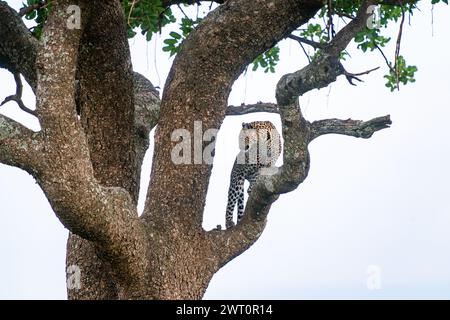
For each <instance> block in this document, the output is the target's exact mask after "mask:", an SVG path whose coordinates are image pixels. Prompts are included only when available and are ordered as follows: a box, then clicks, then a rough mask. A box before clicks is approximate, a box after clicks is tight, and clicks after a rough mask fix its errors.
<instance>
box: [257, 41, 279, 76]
mask: <svg viewBox="0 0 450 320" xmlns="http://www.w3.org/2000/svg"><path fill="white" fill-rule="evenodd" d="M279 54H280V48H278V47H276V46H275V47H273V48H271V49H269V50H267V51H266V52H264V53H263V54H261V55H259V56H258V57H256V59H255V60H254V61H253V68H252V70H253V71H256V70H257V69H258V68H259V67H261V68H264V72H265V73H267V72H269V71H270V72H272V73H275V66H276V65H277V63H278V61H279V60H280V56H279Z"/></svg>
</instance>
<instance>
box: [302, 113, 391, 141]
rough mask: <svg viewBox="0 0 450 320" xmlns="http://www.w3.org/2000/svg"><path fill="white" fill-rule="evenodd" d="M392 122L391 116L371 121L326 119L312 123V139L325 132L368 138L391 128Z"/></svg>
mask: <svg viewBox="0 0 450 320" xmlns="http://www.w3.org/2000/svg"><path fill="white" fill-rule="evenodd" d="M391 124H392V121H391V118H390V116H388V115H387V116H383V117H378V118H374V119H372V120H369V121H361V120H352V119H347V120H340V119H326V120H319V121H314V122H313V123H311V136H310V141H312V140H314V139H315V138H317V137H320V136H322V135H325V134H330V133H334V134H341V135H346V136H352V137H356V138H364V139H368V138H370V137H372V135H373V134H374V133H375V132H377V131H379V130H382V129H386V128H389V126H390V125H391Z"/></svg>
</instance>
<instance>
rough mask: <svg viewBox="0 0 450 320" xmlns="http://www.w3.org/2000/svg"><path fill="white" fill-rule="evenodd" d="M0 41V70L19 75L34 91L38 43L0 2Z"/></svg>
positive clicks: (9, 9)
mask: <svg viewBox="0 0 450 320" xmlns="http://www.w3.org/2000/svg"><path fill="white" fill-rule="evenodd" d="M0 39H1V41H0V68H6V69H8V70H10V71H11V72H12V73H21V74H22V75H23V76H24V78H25V80H26V81H27V82H28V83H29V84H30V86H31V88H32V89H33V91H34V90H35V88H36V81H37V78H36V70H35V61H36V53H37V45H38V41H37V40H36V39H35V38H34V37H33V36H32V34H31V33H30V31H29V30H28V29H27V27H26V26H25V24H24V23H23V21H22V19H21V17H20V15H19V14H18V13H17V12H16V11H15V10H14V9H12V8H11V7H9V6H8V4H7V3H6V2H5V1H0Z"/></svg>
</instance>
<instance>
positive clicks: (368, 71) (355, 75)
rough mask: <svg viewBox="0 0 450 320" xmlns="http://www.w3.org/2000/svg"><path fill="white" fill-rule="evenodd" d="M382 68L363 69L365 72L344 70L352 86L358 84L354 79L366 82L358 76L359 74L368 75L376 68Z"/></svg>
mask: <svg viewBox="0 0 450 320" xmlns="http://www.w3.org/2000/svg"><path fill="white" fill-rule="evenodd" d="M378 69H380V67H376V68H373V69H370V70H367V71H363V72H359V73H350V72H347V71H344V75H345V77H346V78H347V80H348V82H349V83H350V84H351V85H352V86H356V83H353V80H356V81H358V82H364V81H363V80H361V79H360V78H358V76H362V75H366V74H369V73H371V72H373V71H375V70H378Z"/></svg>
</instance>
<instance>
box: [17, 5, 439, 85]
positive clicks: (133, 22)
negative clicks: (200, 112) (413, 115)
mask: <svg viewBox="0 0 450 320" xmlns="http://www.w3.org/2000/svg"><path fill="white" fill-rule="evenodd" d="M121 2H122V5H123V8H124V12H125V18H126V22H127V33H128V37H130V38H132V37H134V36H135V35H136V34H137V32H139V31H140V33H141V34H143V35H145V37H146V39H147V40H148V41H149V40H151V38H152V35H153V34H154V33H156V32H158V31H160V30H161V29H162V28H163V27H164V26H166V25H169V24H172V23H176V22H177V19H176V17H175V16H174V15H173V13H172V10H171V9H170V8H168V7H163V4H162V0H121ZM416 2H417V1H414V2H412V3H407V4H405V5H403V6H401V7H400V6H389V5H381V6H380V10H379V12H377V19H378V21H377V23H378V25H377V27H379V28H365V29H364V30H363V31H361V32H360V33H359V34H357V35H356V37H355V39H354V40H355V42H356V44H357V48H358V49H359V50H361V51H362V52H364V53H366V52H372V51H375V50H379V51H381V50H382V49H383V48H385V47H386V45H387V44H388V43H389V42H390V41H391V38H390V37H386V36H385V35H383V31H384V29H386V28H387V26H388V25H392V24H394V23H396V22H398V21H399V19H401V18H402V16H403V15H404V14H407V15H409V16H412V15H413V13H414V11H416V9H417V8H416V5H415V3H416ZM361 3H362V0H357V1H347V0H332V1H331V7H328V6H325V7H324V8H322V9H321V10H320V11H319V13H318V14H317V16H316V18H315V19H313V20H311V21H310V23H308V24H307V25H306V28H302V29H299V30H297V34H298V36H300V37H302V38H304V39H309V40H311V41H314V42H316V43H320V44H325V43H327V42H328V41H330V40H331V38H332V37H333V36H334V34H335V32H336V31H335V30H334V23H335V22H336V21H338V20H339V19H344V20H347V22H348V21H349V19H352V18H353V17H355V16H356V14H357V11H358V8H359V7H360V5H361ZM431 3H432V4H433V5H434V4H438V3H445V4H447V5H448V0H431ZM38 4H39V5H38ZM193 4H194V5H196V2H195V1H190V0H186V1H185V4H184V5H185V6H188V5H193ZM51 5H52V0H47V1H43V0H27V1H26V3H23V8H26V7H30V6H36V7H38V9H36V10H33V11H31V12H29V13H28V14H26V16H25V18H26V19H28V20H34V22H35V23H36V25H35V26H34V27H33V28H32V32H33V34H34V35H35V36H36V37H37V38H40V37H41V35H42V27H43V24H44V22H45V21H46V19H47V16H48V13H49V11H50V10H51ZM180 9H181V7H180ZM181 10H182V9H181ZM183 14H184V12H183ZM201 21H202V18H201V17H198V14H197V17H196V18H195V19H193V18H190V17H188V16H187V15H185V16H184V17H183V18H182V19H181V23H179V29H178V30H177V31H172V32H170V33H169V36H168V38H167V39H165V40H164V41H163V42H164V46H163V48H162V50H163V51H165V52H168V53H169V54H170V55H171V56H173V55H175V54H176V53H177V52H179V51H180V48H181V44H182V42H183V40H185V39H186V37H187V36H188V35H189V33H190V32H191V31H192V30H193V29H194V28H195V27H196V26H197V25H198V24H199V23H200V22H201ZM319 53H320V50H318V49H316V50H314V51H313V52H312V53H311V54H308V55H309V59H314V57H315V56H317V54H319ZM279 54H280V49H279V47H277V46H275V47H273V48H271V49H269V50H268V51H266V52H265V53H263V54H261V55H260V56H258V57H257V58H256V59H255V60H254V61H253V63H252V65H253V67H252V70H254V71H256V70H258V69H260V68H261V69H262V70H264V72H275V67H276V65H277V63H278V62H279V59H280V58H279ZM346 56H347V53H346V52H343V53H342V54H341V59H342V60H344V59H345V57H346ZM386 59H387V58H386ZM386 63H387V65H388V66H389V73H388V74H387V75H386V76H385V78H386V79H387V81H388V82H387V83H386V86H387V87H388V88H390V89H391V90H394V89H398V84H399V83H401V84H407V83H409V82H414V74H415V72H416V71H417V67H416V66H411V65H408V64H407V63H406V60H405V58H404V57H403V56H397V57H395V58H394V61H386Z"/></svg>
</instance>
